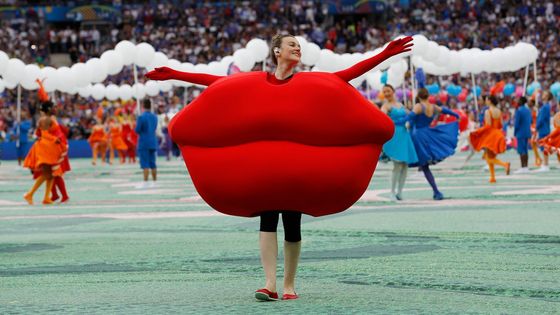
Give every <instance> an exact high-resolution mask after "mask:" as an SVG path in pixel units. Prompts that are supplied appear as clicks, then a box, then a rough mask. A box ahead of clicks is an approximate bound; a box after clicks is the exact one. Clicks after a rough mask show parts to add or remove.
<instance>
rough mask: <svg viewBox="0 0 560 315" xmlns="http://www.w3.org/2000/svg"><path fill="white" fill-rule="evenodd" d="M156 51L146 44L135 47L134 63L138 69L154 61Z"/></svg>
mask: <svg viewBox="0 0 560 315" xmlns="http://www.w3.org/2000/svg"><path fill="white" fill-rule="evenodd" d="M155 53H156V50H155V49H154V47H152V45H150V44H148V43H140V44H138V45H136V58H135V59H134V63H135V64H136V65H137V66H139V67H146V66H148V65H149V64H150V63H152V60H153V59H154V55H155Z"/></svg>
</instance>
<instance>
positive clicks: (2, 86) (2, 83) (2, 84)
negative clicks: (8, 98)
mask: <svg viewBox="0 0 560 315" xmlns="http://www.w3.org/2000/svg"><path fill="white" fill-rule="evenodd" d="M5 89H6V86H5V85H4V81H2V79H0V93H2V92H4V90H5Z"/></svg>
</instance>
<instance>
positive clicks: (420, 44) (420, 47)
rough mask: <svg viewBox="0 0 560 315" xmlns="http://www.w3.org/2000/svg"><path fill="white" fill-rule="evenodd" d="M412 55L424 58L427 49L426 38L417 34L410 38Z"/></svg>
mask: <svg viewBox="0 0 560 315" xmlns="http://www.w3.org/2000/svg"><path fill="white" fill-rule="evenodd" d="M412 43H413V44H414V46H412V54H413V55H414V56H424V54H425V53H426V49H428V39H427V38H426V36H424V35H421V34H418V35H414V36H412Z"/></svg>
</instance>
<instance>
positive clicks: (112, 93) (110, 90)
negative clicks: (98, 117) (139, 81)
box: [105, 83, 119, 101]
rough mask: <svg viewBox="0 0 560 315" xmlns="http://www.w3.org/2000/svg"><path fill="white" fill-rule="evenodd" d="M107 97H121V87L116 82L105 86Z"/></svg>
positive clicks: (113, 98) (111, 98) (111, 99)
mask: <svg viewBox="0 0 560 315" xmlns="http://www.w3.org/2000/svg"><path fill="white" fill-rule="evenodd" d="M105 97H106V98H107V99H108V100H109V101H114V100H116V99H117V98H119V87H118V86H117V85H116V84H112V83H111V84H109V85H107V87H106V88H105Z"/></svg>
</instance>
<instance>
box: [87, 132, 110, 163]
mask: <svg viewBox="0 0 560 315" xmlns="http://www.w3.org/2000/svg"><path fill="white" fill-rule="evenodd" d="M88 142H89V145H90V146H91V151H92V158H93V160H92V162H91V164H93V165H96V164H97V156H98V155H101V160H102V161H103V162H105V154H106V153H107V134H106V133H105V128H104V127H103V125H95V126H93V128H92V129H91V135H90V136H89V138H88Z"/></svg>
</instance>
